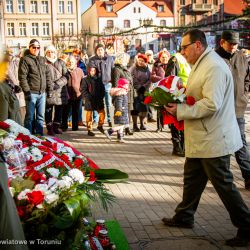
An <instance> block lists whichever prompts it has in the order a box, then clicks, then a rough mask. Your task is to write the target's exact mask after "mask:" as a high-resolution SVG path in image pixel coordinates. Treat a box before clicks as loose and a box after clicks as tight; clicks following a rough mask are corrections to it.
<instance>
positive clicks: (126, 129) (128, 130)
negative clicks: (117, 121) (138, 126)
mask: <svg viewBox="0 0 250 250" xmlns="http://www.w3.org/2000/svg"><path fill="white" fill-rule="evenodd" d="M125 135H133V132H132V131H131V130H130V128H125Z"/></svg>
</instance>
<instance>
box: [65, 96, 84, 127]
mask: <svg viewBox="0 0 250 250" xmlns="http://www.w3.org/2000/svg"><path fill="white" fill-rule="evenodd" d="M80 100H81V99H80V98H78V99H76V100H69V101H68V104H67V105H64V106H63V111H62V128H63V129H67V128H68V117H69V113H70V110H71V109H72V130H77V129H78V115H79V107H80Z"/></svg>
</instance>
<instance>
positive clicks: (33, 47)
mask: <svg viewBox="0 0 250 250" xmlns="http://www.w3.org/2000/svg"><path fill="white" fill-rule="evenodd" d="M32 49H40V47H36V46H32Z"/></svg>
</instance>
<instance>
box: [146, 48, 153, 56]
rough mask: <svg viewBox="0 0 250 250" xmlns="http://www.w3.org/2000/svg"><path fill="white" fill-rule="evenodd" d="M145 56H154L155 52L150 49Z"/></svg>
mask: <svg viewBox="0 0 250 250" xmlns="http://www.w3.org/2000/svg"><path fill="white" fill-rule="evenodd" d="M145 55H147V56H149V55H151V56H152V55H154V52H153V51H152V50H151V49H149V50H146V52H145Z"/></svg>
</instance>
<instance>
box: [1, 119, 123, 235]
mask: <svg viewBox="0 0 250 250" xmlns="http://www.w3.org/2000/svg"><path fill="white" fill-rule="evenodd" d="M0 140H1V141H0V144H1V146H2V147H1V150H2V154H3V155H4V157H5V161H6V167H7V172H8V178H9V189H10V191H11V194H12V196H13V199H14V200H15V203H16V206H17V210H18V214H19V216H20V219H21V222H22V224H23V228H24V232H25V235H26V237H27V238H31V239H32V238H34V239H36V238H41V239H48V238H50V239H62V240H65V239H66V232H67V230H68V229H70V233H71V234H73V235H74V233H75V230H77V227H78V225H79V223H80V220H81V218H82V217H83V216H86V214H90V213H91V211H90V210H89V206H88V204H89V201H97V200H100V201H101V203H102V205H103V207H104V208H105V209H106V210H107V209H108V206H109V205H112V202H114V201H115V197H114V196H113V195H112V194H111V193H110V192H109V190H108V189H107V188H106V187H105V185H104V183H105V182H108V183H112V182H120V181H122V180H125V179H127V178H128V175H127V174H126V173H124V172H121V171H119V170H117V169H100V168H99V167H98V166H97V165H96V164H95V163H94V162H93V161H91V160H90V159H89V158H87V157H86V156H84V155H83V154H81V153H80V152H78V151H77V150H75V149H74V148H72V147H71V146H69V145H68V144H66V143H65V142H63V141H61V140H59V139H58V138H49V137H37V136H34V135H31V134H30V133H29V131H28V130H27V129H25V128H24V127H22V126H20V125H18V124H17V123H16V122H14V121H12V120H6V121H4V122H0ZM67 237H68V238H69V235H67Z"/></svg>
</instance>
